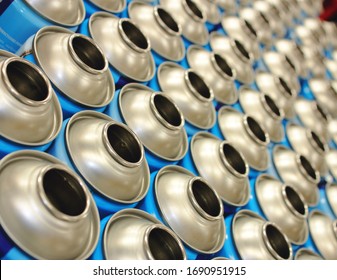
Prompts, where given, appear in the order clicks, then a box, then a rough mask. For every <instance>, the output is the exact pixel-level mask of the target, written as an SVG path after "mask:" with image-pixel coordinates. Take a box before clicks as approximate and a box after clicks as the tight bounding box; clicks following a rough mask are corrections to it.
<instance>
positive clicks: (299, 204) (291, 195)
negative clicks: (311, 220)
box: [285, 186, 305, 215]
mask: <svg viewBox="0 0 337 280" xmlns="http://www.w3.org/2000/svg"><path fill="white" fill-rule="evenodd" d="M285 193H286V197H287V199H288V201H289V202H290V204H291V205H292V207H293V208H294V209H295V210H296V211H297V212H298V213H299V214H300V215H304V214H305V206H304V203H303V201H302V199H301V198H300V196H299V195H298V193H297V192H295V191H294V189H292V188H291V187H289V186H286V188H285Z"/></svg>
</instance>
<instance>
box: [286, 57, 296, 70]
mask: <svg viewBox="0 0 337 280" xmlns="http://www.w3.org/2000/svg"><path fill="white" fill-rule="evenodd" d="M285 58H286V61H287V62H288V64H289V65H290V67H291V68H292V69H294V70H295V69H296V68H295V65H294V63H293V62H292V61H291V60H290V58H289V57H288V56H287V55H286V56H285Z"/></svg>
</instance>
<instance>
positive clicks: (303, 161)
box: [300, 156, 317, 180]
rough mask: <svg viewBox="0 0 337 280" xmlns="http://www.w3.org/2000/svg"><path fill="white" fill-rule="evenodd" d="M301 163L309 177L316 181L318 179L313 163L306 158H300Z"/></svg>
mask: <svg viewBox="0 0 337 280" xmlns="http://www.w3.org/2000/svg"><path fill="white" fill-rule="evenodd" d="M300 162H301V165H302V167H303V168H304V170H305V172H306V173H307V174H308V176H310V177H311V178H312V179H314V180H316V179H317V178H316V172H315V169H314V168H313V167H312V165H311V163H310V162H309V161H308V160H307V158H306V157H304V156H300Z"/></svg>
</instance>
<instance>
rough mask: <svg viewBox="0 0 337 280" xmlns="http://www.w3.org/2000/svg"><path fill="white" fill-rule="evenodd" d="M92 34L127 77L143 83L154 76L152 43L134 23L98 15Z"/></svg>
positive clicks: (90, 30) (106, 54) (90, 31)
mask: <svg viewBox="0 0 337 280" xmlns="http://www.w3.org/2000/svg"><path fill="white" fill-rule="evenodd" d="M89 33H90V35H91V37H92V38H94V40H95V41H96V42H97V44H98V45H99V46H100V47H101V48H102V50H103V52H104V54H105V56H106V57H107V59H108V61H109V63H110V64H111V65H112V66H113V67H114V68H115V69H117V70H118V71H119V72H120V73H122V74H123V75H125V76H127V77H128V78H130V79H133V80H135V81H139V82H146V81H149V80H150V79H151V78H152V77H153V76H154V73H155V64H154V60H153V57H152V54H151V51H150V50H151V45H150V41H149V39H148V38H147V37H146V36H145V35H144V34H143V33H142V32H141V31H140V30H139V28H138V27H137V26H136V25H134V23H133V22H132V21H131V20H129V19H126V18H121V19H120V18H118V17H116V16H114V15H112V14H109V13H105V12H97V13H94V14H93V15H92V16H91V17H90V19H89Z"/></svg>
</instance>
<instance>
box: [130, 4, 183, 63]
mask: <svg viewBox="0 0 337 280" xmlns="http://www.w3.org/2000/svg"><path fill="white" fill-rule="evenodd" d="M128 10H129V16H130V18H131V19H132V20H133V21H134V22H135V23H136V24H137V25H138V26H139V28H140V29H141V30H142V31H143V33H144V34H145V35H146V36H147V37H148V38H149V40H150V42H151V48H152V49H153V50H154V51H155V52H157V53H158V54H159V55H161V56H162V57H164V58H166V59H168V60H173V61H179V60H182V59H183V58H184V56H185V46H184V42H183V39H182V37H181V32H182V30H181V26H180V25H179V24H178V23H177V22H176V21H175V20H174V19H173V16H172V15H171V14H170V12H169V11H168V10H166V9H164V8H162V7H160V6H155V7H153V6H151V5H149V4H146V3H144V2H140V1H133V2H131V3H130V5H129V7H128Z"/></svg>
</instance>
